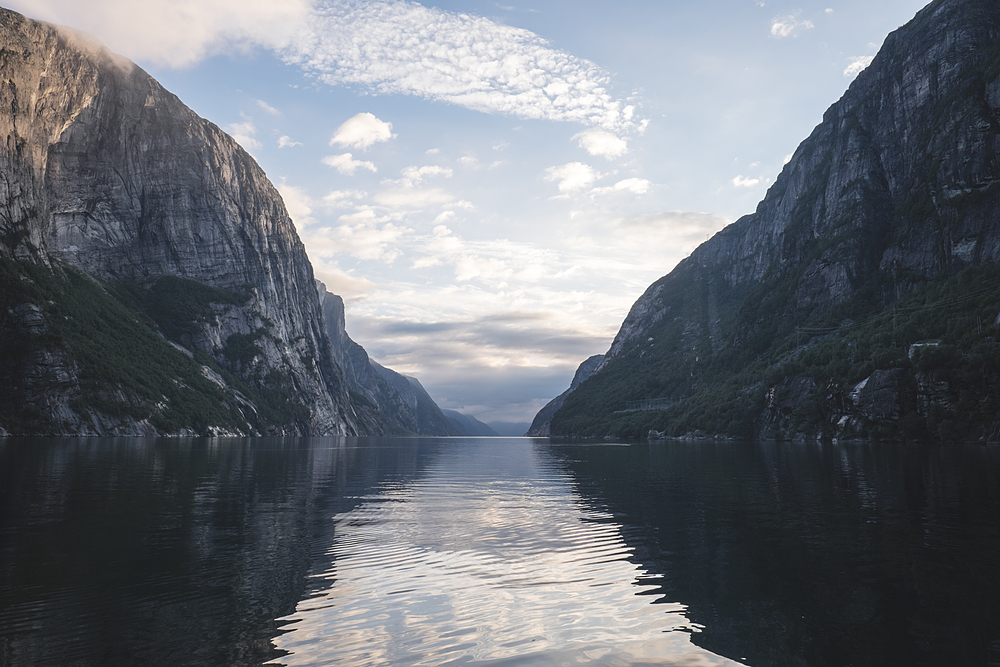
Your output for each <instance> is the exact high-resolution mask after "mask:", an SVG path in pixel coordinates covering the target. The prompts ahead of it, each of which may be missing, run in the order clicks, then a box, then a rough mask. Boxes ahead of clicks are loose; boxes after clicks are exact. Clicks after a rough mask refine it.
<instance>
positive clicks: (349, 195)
mask: <svg viewBox="0 0 1000 667" xmlns="http://www.w3.org/2000/svg"><path fill="white" fill-rule="evenodd" d="M367 196H368V193H367V192H363V191H361V190H334V191H332V192H330V193H328V194H327V195H325V196H324V197H323V199H322V200H321V204H322V205H323V206H325V207H327V208H334V209H336V208H348V207H350V206H353V204H352V203H351V201H350V200H351V199H364V198H365V197H367Z"/></svg>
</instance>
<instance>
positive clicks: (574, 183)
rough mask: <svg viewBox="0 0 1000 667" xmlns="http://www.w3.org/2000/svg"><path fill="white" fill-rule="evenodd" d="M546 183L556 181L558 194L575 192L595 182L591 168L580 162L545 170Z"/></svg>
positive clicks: (594, 175)
mask: <svg viewBox="0 0 1000 667" xmlns="http://www.w3.org/2000/svg"><path fill="white" fill-rule="evenodd" d="M545 180H546V181H558V182H559V192H575V191H577V190H582V189H584V188H586V187H589V186H590V184H591V183H593V182H594V181H595V180H597V172H596V171H594V169H593V167H591V166H590V165H587V164H584V163H582V162H570V163H569V164H564V165H561V166H558V167H549V168H548V169H546V170H545Z"/></svg>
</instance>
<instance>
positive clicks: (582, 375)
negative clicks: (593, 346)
mask: <svg viewBox="0 0 1000 667" xmlns="http://www.w3.org/2000/svg"><path fill="white" fill-rule="evenodd" d="M603 362H604V355H603V354H595V355H594V356H592V357H590V358H589V359H587V360H586V361H584V362H583V363H582V364H580V366H579V367H578V368H577V369H576V373H575V374H574V375H573V381H572V382H571V383H570V385H569V389H567V390H566V391H564V392H563V393H561V394H559V395H558V396H556V397H555V398H553V399H552V400H551V401H549V402H548V403H546V404H545V407H544V408H542V409H541V410H539V411H538V414H537V415H535V419H534V420H533V421H532V422H531V424H530V425H529V426H528V429H527V430H526V431H524V432H523V433H524V434H525V435H528V436H531V437H547V436H548V435H549V428H550V423H551V422H552V416H553V415H555V413H556V411H557V410H559V408H561V407H562V406H563V403H565V402H566V397H567V396H569V395H570V393H571V392H573V391H575V390H576V388H577V387H579V386H580V383H581V382H583V381H584V380H586V379H587V378H589V377H590V376H591V375H593V374H594V371H596V370H597V369H598V368H599V367H600V365H601V364H602V363H603Z"/></svg>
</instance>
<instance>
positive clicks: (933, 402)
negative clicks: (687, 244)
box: [552, 0, 1000, 438]
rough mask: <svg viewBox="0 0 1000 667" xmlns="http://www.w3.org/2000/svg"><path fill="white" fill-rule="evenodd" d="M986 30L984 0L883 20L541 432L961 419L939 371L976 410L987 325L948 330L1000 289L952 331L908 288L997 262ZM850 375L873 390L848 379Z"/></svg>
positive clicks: (959, 283)
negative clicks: (719, 225) (815, 115)
mask: <svg viewBox="0 0 1000 667" xmlns="http://www.w3.org/2000/svg"><path fill="white" fill-rule="evenodd" d="M998 36H1000V9H998V5H997V3H995V2H992V1H990V0H947V1H945V0H936V1H935V2H932V3H931V4H930V5H928V6H927V7H926V8H924V9H923V10H921V11H920V12H918V14H917V15H916V16H915V17H914V19H913V20H912V21H910V22H909V23H908V24H906V25H905V26H903V27H901V28H900V29H898V30H896V31H895V32H893V33H891V34H890V35H889V36H888V37H887V38H886V40H885V43H884V45H883V47H882V48H881V49H880V50H879V53H878V55H876V56H875V58H874V60H873V62H872V64H871V65H870V66H869V67H868V68H867V69H866V70H864V71H863V72H861V73H860V74H859V75H858V77H857V78H856V79H855V81H854V82H853V83H852V84H851V85H850V87H849V88H848V90H847V92H846V93H845V94H844V96H843V97H842V98H841V99H840V100H839V101H838V102H836V103H835V104H834V105H832V106H831V107H830V109H829V110H828V111H827V112H826V113H825V114H824V116H823V121H822V122H821V123H820V124H819V125H818V126H817V127H816V128H815V129H814V130H813V132H812V133H811V134H810V136H809V137H808V138H807V139H806V140H804V141H803V142H802V144H800V145H799V147H798V148H797V149H796V151H795V153H794V154H793V157H792V158H791V160H790V161H789V162H788V164H786V165H785V167H784V168H783V169H782V172H781V173H780V174H779V176H778V178H777V179H776V180H775V183H774V185H772V186H771V188H770V189H769V190H768V192H767V194H766V195H765V197H764V199H763V200H762V201H761V202H760V204H759V205H758V206H757V209H756V211H755V212H754V213H752V214H749V215H746V216H743V217H742V218H740V219H739V220H737V221H736V222H734V223H733V224H731V225H729V226H727V227H726V228H725V229H723V230H722V231H720V232H719V233H718V234H716V235H715V236H713V237H712V238H711V239H709V240H708V241H707V242H705V243H703V244H702V245H701V246H699V247H698V248H697V249H696V250H695V251H694V252H693V253H692V254H691V255H690V256H689V257H688V258H687V259H685V260H683V261H681V262H680V263H679V264H678V265H677V267H676V268H675V269H674V270H673V271H671V272H670V273H669V274H667V275H666V276H664V277H663V278H661V279H660V280H658V281H656V282H654V283H653V284H652V285H650V287H649V288H648V289H647V290H646V292H645V293H644V294H643V295H642V296H641V297H640V298H639V300H637V301H636V303H635V304H634V305H633V307H632V309H631V310H630V312H629V314H628V316H627V317H626V318H625V321H624V322H623V324H622V327H621V329H620V330H619V332H618V335H617V336H616V337H615V340H614V342H613V343H612V345H611V348H610V349H609V351H608V353H607V355H606V356H607V358H606V360H605V362H604V363H603V365H602V367H601V368H600V369H599V370H598V371H597V372H595V373H594V375H592V376H591V377H590V379H588V380H587V381H585V382H584V383H583V384H581V385H580V387H579V388H578V389H577V390H576V391H573V392H572V393H571V394H570V395H569V396H567V397H566V400H565V403H564V405H563V407H562V408H561V409H560V410H559V411H558V412H557V413H556V414H555V415H554V417H553V418H552V433H553V434H559V435H593V436H596V435H628V436H631V437H640V436H645V435H646V433H647V431H656V432H666V433H668V434H671V435H678V436H679V435H685V434H689V435H695V434H702V435H727V436H731V437H734V436H739V437H751V436H756V437H796V438H801V437H875V436H876V435H877V436H878V437H897V438H902V437H929V436H930V435H932V434H934V435H938V436H945V435H947V436H948V437H959V434H958V430H953V431H951V432H949V431H948V428H947V426H949V425H953V424H954V423H955V422H956V420H961V419H962V417H963V415H962V414H961V411H960V410H959V408H958V405H959V404H960V403H961V401H962V400H963V399H962V398H961V397H960V394H962V393H963V391H965V390H963V389H962V388H961V387H960V386H959V383H957V382H955V380H956V379H957V377H954V378H951V379H950V380H948V381H946V380H945V379H942V378H943V377H944V376H945V375H948V373H949V372H951V371H953V370H955V369H959V370H960V371H961V372H958V373H957V374H958V375H962V376H963V377H965V378H966V379H967V380H970V381H972V382H973V386H975V387H976V388H977V389H976V391H978V392H980V395H979V399H981V400H982V401H985V402H986V404H989V405H990V406H993V404H994V403H995V402H996V400H997V398H996V394H997V384H998V381H1000V378H997V377H996V375H995V373H994V372H993V370H992V368H993V365H992V364H991V363H989V360H990V359H992V355H993V354H994V352H993V351H992V347H991V346H992V344H993V343H992V342H991V341H990V340H988V339H991V338H993V339H995V338H996V334H997V333H998V332H997V331H995V330H993V329H989V330H986V331H985V332H984V328H983V327H982V325H981V324H980V325H978V326H977V337H976V338H975V340H972V339H971V338H969V339H968V340H966V339H965V338H963V337H964V336H965V335H966V334H967V333H968V327H969V326H972V325H970V324H969V322H972V323H976V322H981V321H983V320H985V321H988V322H993V321H994V319H995V316H996V312H995V310H994V308H995V307H997V306H1000V303H997V302H996V295H995V293H993V292H988V293H987V292H984V293H983V295H982V296H983V298H982V299H980V300H979V302H976V303H975V304H971V305H970V307H969V308H967V309H965V310H961V309H958V310H955V309H952V310H954V311H955V312H954V316H955V317H956V318H959V321H961V323H962V326H963V327H966V328H965V329H963V331H962V332H957V331H955V330H954V327H952V329H951V330H949V328H948V326H947V323H941V322H937V321H932V319H933V318H931V317H930V316H927V314H926V313H924V314H923V315H920V316H919V317H918V316H917V314H918V310H919V309H916V310H914V309H915V308H917V306H916V304H914V303H912V301H913V300H914V299H920V298H923V299H925V301H926V299H929V298H930V297H931V294H932V293H938V292H941V290H944V291H945V292H946V293H947V294H946V295H945V296H944V297H943V300H942V301H941V303H942V304H945V305H946V306H948V307H949V308H950V307H951V306H952V305H954V304H955V302H954V301H953V299H954V298H958V297H959V296H961V294H960V293H961V290H963V289H966V288H967V287H968V285H972V284H975V285H979V286H980V287H981V286H982V284H988V283H989V280H990V279H991V278H990V277H989V276H986V275H984V274H983V271H985V272H986V273H990V271H992V268H993V267H995V266H996V263H997V261H998V260H1000V232H998V229H1000V214H998V211H1000V207H997V206H996V202H997V195H998V194H1000V171H998V168H997V164H998V145H1000V142H998V140H997V135H998V134H1000V39H998ZM970 271H971V272H972V273H968V272H970ZM976 271H979V273H976ZM963 275H964V276H965V278H962V276H963ZM963 280H964V283H963ZM963 285H966V287H963ZM977 289H979V287H977ZM948 290H952V291H951V292H948ZM921 295H922V296H921ZM906 299H909V301H906V302H905V304H904V301H905V300H906ZM893 304H904V305H905V307H906V308H909V309H910V310H909V311H907V312H908V313H909V315H908V316H907V320H906V322H905V323H901V322H900V318H898V317H891V318H889V320H890V321H891V325H890V326H891V327H892V329H891V330H890V331H889V332H888V337H887V338H886V326H885V322H883V321H882V320H884V319H885V317H884V315H885V309H886V308H890V309H891V308H892V306H893ZM948 304H951V305H948ZM924 305H926V303H925V304H924ZM967 305H969V304H967ZM973 306H974V307H973ZM959 311H961V312H959ZM973 311H975V312H973ZM987 317H988V319H987ZM879 318H882V319H879ZM904 324H905V327H908V328H907V329H906V330H905V331H900V330H899V328H900V327H901V326H904ZM989 326H994V325H989ZM862 331H864V332H866V333H865V334H864V335H862V334H861V332H862ZM949 336H950V338H949ZM883 338H886V340H883ZM923 338H928V339H930V338H933V339H939V338H943V339H948V341H947V345H950V346H951V348H949V349H954V350H958V352H957V353H958V354H960V355H961V354H974V355H975V356H976V359H977V363H978V362H982V364H981V368H983V369H989V370H988V373H986V374H984V375H981V376H975V373H974V370H975V369H974V368H972V367H971V363H972V362H968V363H964V362H963V363H960V364H958V365H957V366H956V365H954V364H951V362H944V361H941V360H932V359H929V358H928V359H923V357H924V356H927V355H925V354H924V352H928V351H927V350H923V351H921V350H920V349H919V348H918V349H917V350H916V351H915V352H914V354H915V356H916V357H917V358H916V359H913V358H911V357H910V351H911V347H910V346H912V345H914V344H917V343H920V342H921V339H923ZM810 346H811V347H810ZM852 346H853V347H854V348H855V349H853V350H852V349H851V347H852ZM976 346H978V347H976ZM973 348H975V349H976V350H979V351H975V350H973ZM980 348H981V349H980ZM987 348H989V349H987ZM862 350H864V354H865V356H866V357H867V358H863V357H862V354H861V351H862ZM949 364H951V365H949ZM963 364H964V365H963ZM967 366H968V367H967ZM973 376H974V377H973ZM866 379H870V380H871V381H872V384H873V385H875V386H879V387H880V389H879V390H878V391H876V392H872V391H869V392H867V393H866V392H865V391H860V390H858V391H855V389H856V385H857V384H858V383H860V382H862V381H863V380H866ZM942 382H943V383H944V384H945V385H947V387H946V388H944V389H942ZM965 393H968V392H965ZM946 395H947V396H946ZM876 396H881V398H876ZM662 397H681V398H683V400H681V401H680V402H677V403H676V404H674V403H671V404H670V406H669V407H668V408H667V409H665V410H656V411H637V412H634V413H627V412H625V407H626V406H625V403H626V402H627V401H629V400H642V399H653V398H662ZM969 400H971V399H969ZM872 401H875V402H879V401H881V402H882V403H884V405H882V406H881V407H877V406H874V405H873V404H872ZM882 408H885V410H888V412H889V413H892V415H893V417H892V418H889V417H879V416H878V415H879V414H881V413H882V412H884V411H885V410H883V409H882ZM992 410H994V408H993V407H988V408H984V409H983V410H982V411H980V410H979V408H976V410H975V411H974V412H973V413H969V415H968V416H969V419H971V420H972V421H974V422H975V424H974V425H970V426H969V428H968V429H965V430H964V431H963V432H962V433H961V434H960V437H994V435H995V434H996V432H997V424H996V414H995V413H994V412H991V411H992ZM938 413H941V414H938ZM942 414H943V415H945V416H943V417H942V416H941V415H942ZM904 433H905V435H904Z"/></svg>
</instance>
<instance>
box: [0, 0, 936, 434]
mask: <svg viewBox="0 0 1000 667" xmlns="http://www.w3.org/2000/svg"><path fill="white" fill-rule="evenodd" d="M510 2H512V4H506V2H488V1H486V0H468V1H464V2H459V1H457V0H443V1H441V2H436V3H432V2H424V3H417V2H406V1H403V0H283V1H282V2H274V1H273V0H142V1H141V2H137V1H136V0H7V2H6V3H5V4H6V6H8V7H9V8H11V9H14V10H16V11H20V12H23V13H25V14H26V15H28V16H31V17H33V18H38V19H41V20H46V21H50V22H53V23H57V24H60V25H68V26H71V27H74V28H77V29H79V30H83V31H86V32H88V33H90V34H92V35H94V36H96V37H97V38H99V39H100V40H102V41H103V42H104V43H105V44H107V45H108V46H109V48H111V49H112V50H113V51H115V52H117V53H120V54H122V55H125V56H127V57H128V58H131V59H132V60H134V61H135V62H137V63H138V64H139V65H140V66H141V67H143V68H144V69H145V70H146V71H148V72H149V73H150V74H151V75H152V76H154V77H155V78H156V79H157V80H159V81H160V82H161V83H162V84H163V85H164V86H165V87H166V88H167V89H168V90H170V91H172V92H173V93H175V94H177V95H178V97H180V99H181V100H182V101H184V102H185V103H186V104H187V105H188V106H190V107H191V108H192V109H194V111H195V112H197V113H198V114H200V115H201V116H203V117H205V118H207V119H208V120H210V121H212V122H214V123H215V124H217V125H218V126H220V127H221V128H222V129H224V130H225V131H227V132H228V133H229V134H231V135H232V136H233V137H234V138H235V139H236V140H237V141H238V142H239V143H240V144H241V145H242V146H243V147H244V148H245V149H246V150H247V151H248V152H249V153H250V154H251V155H253V157H254V158H255V159H256V160H257V161H258V163H259V164H260V165H261V167H262V168H263V169H264V171H265V172H266V173H267V175H268V177H269V178H270V179H271V181H272V182H273V183H274V184H275V185H276V186H277V187H278V190H279V191H280V192H281V195H282V197H283V199H284V201H285V205H286V207H287V208H288V211H289V213H290V215H291V216H292V219H293V221H294V222H295V225H296V228H297V230H298V233H299V235H300V237H301V238H302V240H303V242H304V243H305V246H306V250H307V252H308V254H309V258H310V260H311V262H312V264H313V268H314V270H315V272H316V276H317V278H318V279H319V280H321V281H323V282H324V283H325V284H326V286H327V289H328V290H330V291H332V292H334V293H337V294H340V295H342V296H343V297H344V300H345V304H346V317H347V330H348V332H349V333H350V335H351V337H352V338H354V340H356V341H357V342H358V343H360V344H361V345H362V346H364V347H365V349H366V350H367V351H368V353H369V355H370V356H371V357H372V358H373V359H375V360H377V361H378V362H379V363H381V364H383V365H385V366H388V367H390V368H393V369H394V370H396V371H399V372H401V373H404V374H407V375H412V376H414V377H417V378H418V379H419V380H420V381H421V383H422V384H423V385H424V387H425V388H426V389H427V390H428V392H429V393H430V394H431V396H432V397H434V399H435V400H436V401H437V402H438V404H439V405H440V406H441V407H443V408H448V409H454V410H459V411H460V412H463V413H465V414H470V415H473V416H475V417H477V418H479V419H480V420H481V421H484V422H491V421H512V422H526V421H531V419H532V417H533V416H534V414H535V413H536V412H537V411H538V410H539V409H540V408H541V407H542V406H544V405H545V403H546V402H548V401H549V400H550V399H552V398H553V397H554V396H556V395H558V394H559V393H561V392H562V391H564V390H565V389H566V388H567V387H568V386H569V383H570V380H571V379H572V376H573V373H574V371H575V369H576V367H577V366H578V365H579V364H580V362H582V361H583V360H584V359H586V358H587V357H589V356H591V355H594V354H602V353H604V352H606V351H607V349H608V348H609V347H610V344H611V341H612V339H613V338H614V335H615V334H616V333H617V331H618V328H619V327H620V325H621V323H622V320H623V319H624V318H625V315H626V314H627V313H628V310H629V308H630V307H631V306H632V304H633V303H634V302H635V300H636V299H637V298H638V297H639V296H640V295H641V294H642V292H643V291H644V290H645V288H646V287H647V286H648V285H649V284H650V283H652V282H653V281H655V280H656V279H658V278H659V277H661V276H663V275H665V274H667V273H668V272H669V271H670V270H671V269H672V268H673V267H674V266H675V265H676V264H677V262H678V261H680V260H681V259H683V258H684V257H686V256H687V255H688V254H690V252H691V251H692V250H693V249H694V248H695V247H697V245H699V244H700V243H702V242H704V241H705V240H707V239H708V238H709V237H710V236H711V235H712V234H714V233H715V232H717V231H718V230H720V229H721V228H722V227H724V226H725V225H727V224H729V223H731V222H733V221H735V220H736V219H737V218H739V217H740V216H741V215H744V214H747V213H751V212H753V211H754V209H755V208H756V205H757V203H758V202H759V201H760V200H761V199H762V198H763V196H764V193H765V192H766V190H767V188H768V187H769V186H770V185H771V184H772V183H773V182H774V179H775V177H776V176H777V174H778V173H779V172H780V171H781V168H782V166H783V165H784V163H785V162H786V161H787V160H788V159H789V157H790V156H791V154H792V153H793V151H794V150H795V148H796V146H797V145H798V144H799V143H800V142H801V141H802V140H803V139H805V138H806V137H807V136H808V135H809V133H810V132H811V131H812V129H813V128H814V127H815V126H816V125H817V124H818V123H819V122H820V120H821V119H822V115H823V112H824V111H825V110H826V109H827V108H828V107H829V106H830V105H831V104H832V103H834V102H835V101H836V100H837V99H838V98H839V97H840V96H841V95H842V94H843V93H844V91H845V90H846V89H847V87H848V86H849V85H850V83H851V81H852V80H853V79H854V77H855V76H857V74H858V73H859V72H860V71H861V70H863V69H864V67H865V66H867V64H868V63H870V62H871V58H872V57H873V56H874V55H875V53H876V52H877V51H878V48H879V46H880V45H881V44H882V42H883V40H884V39H885V37H886V35H887V34H888V33H889V32H891V31H892V30H895V29H896V28H897V27H899V26H900V25H902V24H903V23H905V22H907V21H908V20H909V19H911V18H912V17H913V15H914V14H915V13H916V12H917V11H918V10H919V9H921V7H922V6H923V4H924V3H923V2H922V1H921V0H879V2H870V1H864V2H862V1H861V0H844V1H840V0H826V1H825V2H820V3H815V2H805V1H803V0H796V1H794V2H786V1H785V0H765V1H760V0H703V1H701V2H695V1H688V0H634V1H625V2H620V3H608V2H597V1H595V0H548V1H544V2H531V3H520V2H514V0H510Z"/></svg>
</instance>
